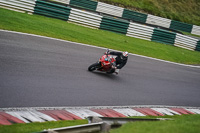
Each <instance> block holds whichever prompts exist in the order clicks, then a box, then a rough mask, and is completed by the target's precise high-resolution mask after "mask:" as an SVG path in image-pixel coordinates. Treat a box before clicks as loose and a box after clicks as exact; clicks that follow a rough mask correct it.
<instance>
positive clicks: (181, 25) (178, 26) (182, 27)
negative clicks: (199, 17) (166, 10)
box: [170, 20, 193, 33]
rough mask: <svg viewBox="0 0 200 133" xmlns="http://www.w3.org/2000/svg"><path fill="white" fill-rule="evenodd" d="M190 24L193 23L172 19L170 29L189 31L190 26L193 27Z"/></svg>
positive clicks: (190, 29)
mask: <svg viewBox="0 0 200 133" xmlns="http://www.w3.org/2000/svg"><path fill="white" fill-rule="evenodd" d="M192 26H193V25H191V24H186V23H183V22H179V21H175V20H172V21H171V25H170V29H175V30H180V31H185V32H189V33H191V31H192V28H193V27H192Z"/></svg>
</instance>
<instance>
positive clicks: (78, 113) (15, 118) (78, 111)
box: [0, 106, 200, 125]
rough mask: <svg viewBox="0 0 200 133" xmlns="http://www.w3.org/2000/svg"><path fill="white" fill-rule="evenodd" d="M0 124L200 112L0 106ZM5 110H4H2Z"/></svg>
mask: <svg viewBox="0 0 200 133" xmlns="http://www.w3.org/2000/svg"><path fill="white" fill-rule="evenodd" d="M0 110H1V112H0V125H11V124H14V123H25V122H26V123H30V122H44V121H58V120H78V119H85V118H87V117H88V116H98V117H102V116H103V117H127V116H128V117H129V116H146V115H152V116H164V115H182V114H200V108H198V107H175V106H168V107H167V106H162V107H161V106H129V107H128V106H110V107H106V106H102V107H100V106H98V107H95V106H94V107H55V108H53V107H51V109H50V108H41V107H40V108H26V109H25V108H8V109H4V108H2V109H1V108H0ZM3 111H5V112H3Z"/></svg>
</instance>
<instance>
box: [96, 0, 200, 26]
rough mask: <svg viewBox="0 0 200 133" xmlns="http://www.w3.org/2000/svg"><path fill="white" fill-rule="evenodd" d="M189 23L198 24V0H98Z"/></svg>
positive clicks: (199, 13)
mask: <svg viewBox="0 0 200 133" xmlns="http://www.w3.org/2000/svg"><path fill="white" fill-rule="evenodd" d="M98 1H101V2H105V3H108V4H113V5H117V6H121V7H124V8H128V9H131V10H136V11H139V12H143V13H147V14H152V15H156V16H160V17H164V18H169V19H172V20H177V21H181V22H185V23H189V24H195V25H200V17H199V16H200V1H199V0H98Z"/></svg>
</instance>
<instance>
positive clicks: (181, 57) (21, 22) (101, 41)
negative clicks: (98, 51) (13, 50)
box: [0, 8, 200, 64]
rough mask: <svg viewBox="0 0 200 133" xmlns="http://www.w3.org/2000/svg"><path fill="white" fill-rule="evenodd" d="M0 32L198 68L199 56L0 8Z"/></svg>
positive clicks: (169, 47)
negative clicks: (14, 32)
mask: <svg viewBox="0 0 200 133" xmlns="http://www.w3.org/2000/svg"><path fill="white" fill-rule="evenodd" d="M0 12H1V13H0V29H5V30H12V31H20V32H25V33H32V34H37V35H43V36H48V37H53V38H59V39H63V40H69V41H74V42H81V43H86V44H90V45H95V46H100V47H106V48H111V49H116V50H120V51H125V50H126V51H128V52H130V53H134V54H139V55H145V56H149V57H154V58H158V59H163V60H168V61H172V62H178V63H184V64H200V58H199V57H200V52H197V51H190V50H186V49H182V48H178V47H174V46H169V45H165V44H160V43H156V42H151V41H145V40H141V39H136V38H133V37H127V36H125V35H122V34H116V33H112V32H109V31H104V30H97V29H91V28H86V27H83V26H78V25H75V24H71V23H67V22H65V21H62V20H58V19H52V18H48V17H43V16H39V15H28V14H24V13H18V12H14V11H10V10H6V9H2V8H0Z"/></svg>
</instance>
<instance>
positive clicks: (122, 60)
mask: <svg viewBox="0 0 200 133" xmlns="http://www.w3.org/2000/svg"><path fill="white" fill-rule="evenodd" d="M109 54H110V55H115V56H117V57H116V58H115V59H116V62H115V63H114V64H113V66H114V68H115V73H116V74H118V73H119V69H122V67H124V66H125V65H126V63H127V60H128V52H127V51H125V52H114V51H112V52H109Z"/></svg>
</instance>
